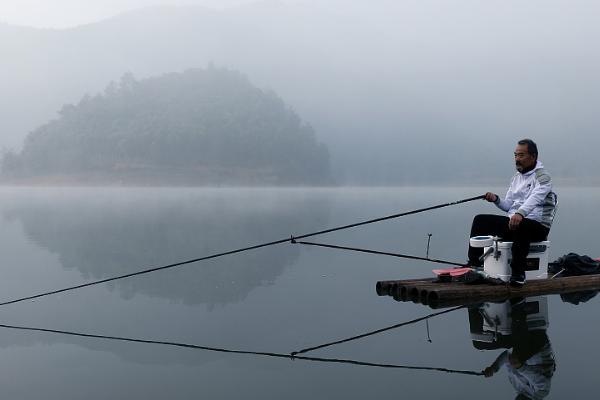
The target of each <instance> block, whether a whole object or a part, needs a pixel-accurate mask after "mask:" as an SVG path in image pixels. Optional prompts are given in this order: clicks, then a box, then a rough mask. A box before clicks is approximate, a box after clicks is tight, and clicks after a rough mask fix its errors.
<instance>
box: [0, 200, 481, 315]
mask: <svg viewBox="0 0 600 400" xmlns="http://www.w3.org/2000/svg"><path fill="white" fill-rule="evenodd" d="M483 198H485V195H480V196H476V197H470V198H467V199H463V200H458V201H453V202H451V203H445V204H439V205H436V206H431V207H426V208H420V209H418V210H412V211H407V212H403V213H399V214H393V215H388V216H385V217H380V218H375V219H370V220H367V221H362V222H357V223H354V224H348V225H343V226H338V227H335V228H329V229H325V230H322V231H317V232H312V233H306V234H303V235H299V236H291V237H288V238H285V239H279V240H274V241H272V242H267V243H262V244H257V245H254V246H248V247H242V248H239V249H235V250H229V251H225V252H222V253H216V254H211V255H208V256H204V257H199V258H194V259H192V260H187V261H181V262H178V263H174V264H169V265H164V266H160V267H154V268H148V269H145V270H141V271H137V272H132V273H129V274H123V275H118V276H113V277H111V278H106V279H100V280H97V281H92V282H88V283H83V284H81V285H75V286H70V287H66V288H63V289H58V290H51V291H48V292H44V293H39V294H35V295H32V296H27V297H21V298H17V299H14V300H8V301H4V302H1V303H0V306H5V305H8V304H14V303H20V302H22V301H26V300H33V299H37V298H40V297H45V296H50V295H53V294H58V293H63V292H68V291H71V290H76V289H81V288H84V287H88V286H94V285H99V284H101V283H107V282H111V281H116V280H119V279H125V278H130V277H132V276H138V275H144V274H149V273H152V272H156V271H161V270H165V269H170V268H176V267H180V266H183V265H186V264H192V263H196V262H199V261H205V260H210V259H213V258H218V257H223V256H227V255H231V254H236V253H242V252H245V251H249V250H256V249H260V248H263V247H268V246H274V245H277V244H281V243H287V242H290V241H294V240H297V239H304V238H307V237H311V236H316V235H322V234H325V233H330V232H335V231H341V230H343V229H349V228H355V227H357V226H362V225H367V224H372V223H375V222H381V221H386V220H390V219H394V218H400V217H404V216H407V215H412V214H418V213H422V212H425V211H430V210H435V209H438V208H443V207H449V206H453V205H457V204H461V203H466V202H469V201H473V200H479V199H483Z"/></svg>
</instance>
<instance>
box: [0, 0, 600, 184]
mask: <svg viewBox="0 0 600 400" xmlns="http://www.w3.org/2000/svg"><path fill="white" fill-rule="evenodd" d="M599 11H600V5H598V4H597V3H595V2H591V1H569V2H566V1H529V2H521V1H516V0H515V1H513V0H511V1H488V2H476V1H453V2H447V1H441V0H419V1H400V2H399V1H387V0H376V1H369V2H366V1H365V2H359V1H352V2H347V1H316V0H313V1H309V0H307V1H297V2H277V1H267V2H258V3H251V4H245V5H242V6H239V7H230V8H224V9H221V10H215V9H210V8H205V7H201V6H187V7H184V6H179V7H167V6H161V7H149V8H143V9H139V10H134V11H130V12H127V13H124V14H120V15H117V16H115V17H112V18H108V19H104V20H102V21H99V22H96V23H91V24H87V25H83V26H79V27H75V28H70V29H62V30H45V29H34V28H27V27H17V26H12V25H7V24H2V25H0V52H1V53H2V54H3V57H2V63H1V64H0V86H1V87H2V89H3V96H2V100H0V104H1V106H0V121H2V122H1V125H0V126H1V136H0V145H2V146H5V147H7V148H10V149H13V150H19V149H20V148H21V147H22V142H23V139H24V138H25V136H26V135H27V133H28V132H30V131H32V130H34V129H36V128H37V127H39V126H40V125H42V124H44V123H46V122H48V121H49V120H51V119H52V118H56V115H57V114H56V112H57V111H58V110H60V109H61V107H62V106H63V105H64V104H74V103H77V102H78V101H79V100H80V99H81V98H82V97H83V96H84V95H85V94H91V95H94V94H96V93H99V92H101V91H102V90H104V89H105V88H106V87H107V85H108V84H109V83H110V82H111V81H115V80H118V79H119V78H120V77H121V76H122V75H123V74H124V73H126V72H130V73H132V74H133V75H134V76H135V77H136V78H138V79H143V78H147V77H151V76H158V75H161V74H164V73H169V72H176V71H184V70H186V69H189V68H196V67H201V68H203V67H206V66H207V65H208V64H209V63H212V64H214V65H216V66H218V67H223V68H230V69H232V70H235V71H239V72H240V73H242V74H244V75H246V76H247V77H248V79H249V80H250V81H251V82H252V83H253V84H254V85H256V86H258V87H260V88H263V89H265V90H273V91H274V92H275V93H277V94H278V95H279V96H281V97H282V99H283V100H284V101H285V102H286V103H287V104H288V105H290V106H291V107H292V109H293V110H294V111H295V112H296V113H297V114H298V115H299V116H300V118H301V119H302V121H303V122H304V123H306V124H309V125H310V126H312V128H313V129H314V130H315V133H316V136H317V138H318V140H319V141H321V142H323V143H324V144H326V145H327V146H328V148H329V152H330V154H331V163H332V168H333V171H334V174H335V177H336V180H337V181H338V182H340V183H345V184H403V183H413V184H414V183H428V182H434V183H445V182H448V183H452V182H462V183H466V182H478V183H483V182H488V181H490V180H493V181H494V182H497V181H500V182H503V181H505V180H506V179H507V178H508V176H510V174H511V173H512V172H513V166H512V151H513V148H514V145H515V142H516V141H517V140H518V139H521V138H523V137H531V138H533V139H534V140H536V141H537V142H538V145H539V149H540V159H541V160H542V161H543V162H544V163H545V165H546V167H547V169H548V170H549V172H550V173H552V175H553V177H554V178H555V179H560V178H563V179H565V180H570V181H573V182H584V183H597V174H596V172H595V171H596V170H597V168H598V167H599V162H598V158H597V155H596V154H597V150H596V148H597V147H598V145H599V144H600V139H598V135H596V130H597V128H598V126H600V121H599V117H598V113H596V108H597V107H596V105H597V104H598V103H599V100H600V98H599V97H600V90H599V89H600V87H599V86H600V79H599V78H598V74H597V71H598V70H599V67H600V54H599V53H598V52H597V51H596V49H595V45H596V42H597V39H598V37H599V33H600V26H599V25H598V24H597V15H598V12H599Z"/></svg>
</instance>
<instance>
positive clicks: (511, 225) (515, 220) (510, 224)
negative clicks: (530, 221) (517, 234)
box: [508, 214, 523, 231]
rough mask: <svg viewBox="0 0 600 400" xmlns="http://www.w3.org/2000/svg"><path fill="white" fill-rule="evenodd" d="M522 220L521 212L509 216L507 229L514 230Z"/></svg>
mask: <svg viewBox="0 0 600 400" xmlns="http://www.w3.org/2000/svg"><path fill="white" fill-rule="evenodd" d="M521 221H523V216H522V215H521V214H515V215H513V216H512V217H510V221H508V229H510V230H511V231H514V230H516V229H517V228H518V227H519V224H520V223H521Z"/></svg>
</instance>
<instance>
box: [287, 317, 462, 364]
mask: <svg viewBox="0 0 600 400" xmlns="http://www.w3.org/2000/svg"><path fill="white" fill-rule="evenodd" d="M461 308H464V306H459V307H454V308H450V309H448V310H444V311H440V312H436V313H432V314H428V315H425V316H423V317H419V318H415V319H412V320H410V321H405V322H401V323H399V324H395V325H392V326H388V327H386V328H381V329H377V330H374V331H371V332H367V333H363V334H360V335H356V336H352V337H349V338H346V339H341V340H336V341H334V342H329V343H325V344H321V345H318V346H313V347H307V348H306V349H302V350H298V351H294V352H292V353H291V355H292V356H294V357H295V356H296V354H304V353H308V352H309V351H314V350H318V349H323V348H325V347H330V346H334V345H337V344H341V343H347V342H352V341H354V340H358V339H363V338H366V337H368V336H373V335H377V334H379V333H382V332H385V331H390V330H392V329H396V328H400V327H401V326H406V325H411V324H415V323H417V322H419V321H423V320H428V319H429V318H433V317H437V316H438V315H442V314H447V313H449V312H452V311H456V310H459V309H461Z"/></svg>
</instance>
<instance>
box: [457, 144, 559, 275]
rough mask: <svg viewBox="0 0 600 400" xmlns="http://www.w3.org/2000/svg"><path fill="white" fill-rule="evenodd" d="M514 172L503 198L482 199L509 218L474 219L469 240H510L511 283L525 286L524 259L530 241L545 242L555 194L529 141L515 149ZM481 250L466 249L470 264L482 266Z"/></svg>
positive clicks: (497, 216)
mask: <svg viewBox="0 0 600 400" xmlns="http://www.w3.org/2000/svg"><path fill="white" fill-rule="evenodd" d="M515 166H516V169H517V173H516V174H515V175H514V176H513V178H512V181H511V183H510V187H509V188H508V192H507V193H506V196H505V197H504V198H503V199H501V198H500V197H499V196H498V195H497V194H495V193H491V192H488V193H486V195H485V199H486V200H487V201H489V202H492V203H494V204H495V205H496V206H497V207H498V208H500V209H501V210H503V211H507V212H508V216H507V217H505V216H500V215H490V214H481V215H477V216H475V218H474V219H473V224H472V226H471V237H473V236H481V235H494V236H499V237H500V238H502V239H503V240H504V241H512V242H513V244H512V261H511V263H510V267H511V270H512V275H511V278H510V284H511V285H513V286H522V285H523V284H524V283H525V260H526V258H527V254H528V253H529V245H530V244H531V242H537V241H542V240H546V238H547V237H548V233H549V232H550V226H551V225H552V221H553V219H554V212H555V207H556V194H555V193H554V192H553V191H552V183H551V179H550V175H548V173H547V172H546V171H545V170H544V166H543V165H542V163H541V162H540V161H538V150H537V145H536V144H535V143H534V142H533V140H531V139H523V140H520V141H519V142H518V144H517V147H516V149H515ZM482 254H483V249H482V248H475V247H471V246H469V264H470V265H472V266H476V267H481V262H480V261H479V258H480V257H481V255H482Z"/></svg>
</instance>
